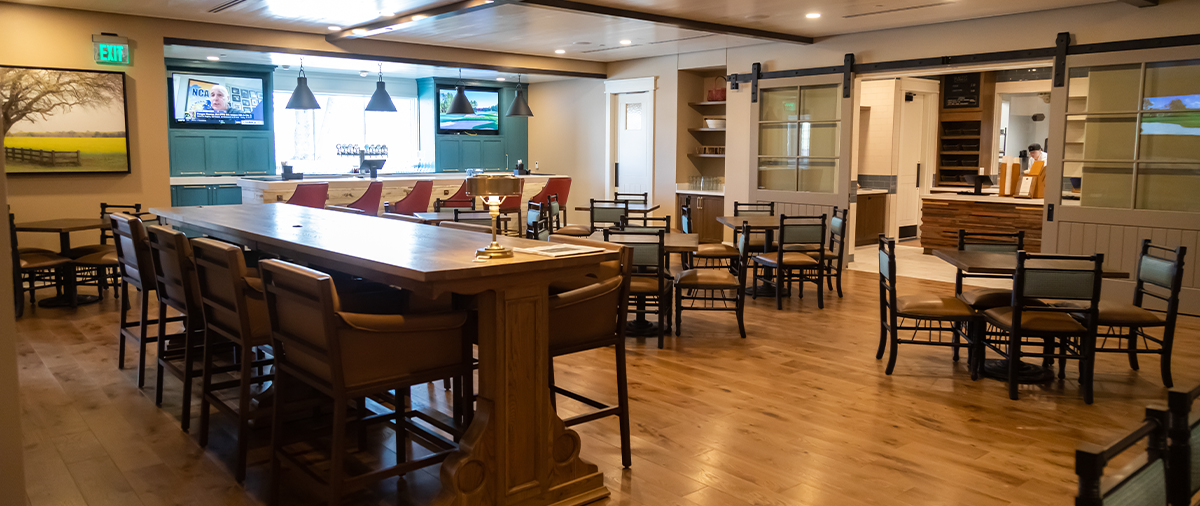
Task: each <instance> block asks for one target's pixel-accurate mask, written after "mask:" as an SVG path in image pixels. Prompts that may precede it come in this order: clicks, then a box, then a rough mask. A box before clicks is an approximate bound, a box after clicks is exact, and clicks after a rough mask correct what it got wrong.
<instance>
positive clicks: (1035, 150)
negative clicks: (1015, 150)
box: [1029, 144, 1046, 164]
mask: <svg viewBox="0 0 1200 506" xmlns="http://www.w3.org/2000/svg"><path fill="white" fill-rule="evenodd" d="M1044 161H1046V152H1045V151H1042V145H1041V144H1030V145H1029V163H1030V164H1033V162H1044Z"/></svg>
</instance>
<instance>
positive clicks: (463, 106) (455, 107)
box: [446, 69, 475, 114]
mask: <svg viewBox="0 0 1200 506" xmlns="http://www.w3.org/2000/svg"><path fill="white" fill-rule="evenodd" d="M454 89H455V91H454V101H453V102H450V109H449V110H447V111H446V114H475V108H474V107H471V101H470V100H467V87H466V86H463V83H462V69H458V84H457V85H455V87H454Z"/></svg>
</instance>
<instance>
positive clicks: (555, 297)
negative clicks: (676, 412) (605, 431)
mask: <svg viewBox="0 0 1200 506" xmlns="http://www.w3.org/2000/svg"><path fill="white" fill-rule="evenodd" d="M563 238H566V239H573V238H569V237H565V236H560V237H557V238H554V240H555V241H556V242H565V241H563V240H562V239H563ZM588 243H589V244H590V245H596V244H597V243H595V242H594V241H588ZM614 246H615V247H616V248H617V249H618V251H619V252H620V261H619V268H618V270H617V271H616V272H609V273H607V274H605V275H602V277H600V278H599V279H597V280H596V282H595V283H592V284H588V285H585V286H582V287H579V288H576V289H574V290H570V291H567V292H563V293H557V294H552V295H551V296H550V389H551V402H554V398H555V395H563V396H566V397H568V398H571V399H574V400H576V401H579V402H582V403H584V404H586V405H588V406H590V407H592V408H596V411H593V412H590V413H584V414H580V415H576V416H573V417H570V418H567V419H565V420H563V424H564V425H565V426H567V427H571V426H575V425H578V424H581V423H584V422H590V421H592V420H598V419H600V418H604V417H609V416H616V417H617V419H618V420H619V424H620V432H621V464H622V465H623V466H624V467H626V468H628V467H629V466H630V465H631V463H632V453H631V445H630V442H629V435H630V428H629V384H628V380H627V376H626V372H625V321H626V319H627V317H628V310H629V306H628V304H629V282H630V281H629V280H630V270H631V268H632V261H633V256H632V255H633V251H632V250H631V249H629V248H624V247H621V246H618V245H612V244H609V245H603V243H600V247H605V248H606V249H612V248H613V247H614ZM609 346H613V347H614V348H615V351H616V376H617V405H616V406H611V405H608V404H605V403H603V402H600V401H597V400H594V399H591V398H589V397H586V396H584V395H582V394H579V393H576V392H572V391H570V390H567V389H565V388H562V387H560V386H557V385H555V384H554V357H561V356H563V355H569V354H571V353H578V352H582V351H587V350H594V349H597V348H605V347H609ZM555 405H556V406H557V403H555Z"/></svg>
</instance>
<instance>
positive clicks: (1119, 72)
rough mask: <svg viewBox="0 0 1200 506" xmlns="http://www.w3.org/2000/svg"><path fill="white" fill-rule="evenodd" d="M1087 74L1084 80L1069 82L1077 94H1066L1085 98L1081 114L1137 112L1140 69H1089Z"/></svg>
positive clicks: (1113, 67) (1128, 67)
mask: <svg viewBox="0 0 1200 506" xmlns="http://www.w3.org/2000/svg"><path fill="white" fill-rule="evenodd" d="M1086 72H1087V76H1086V77H1081V78H1078V79H1071V84H1072V86H1074V87H1076V90H1075V91H1073V92H1070V93H1069V96H1077V95H1080V96H1084V97H1087V99H1086V100H1087V103H1086V108H1085V109H1083V110H1084V111H1087V112H1114V111H1133V110H1136V109H1137V108H1138V98H1139V97H1138V85H1139V84H1141V83H1140V82H1139V81H1141V74H1142V68H1141V65H1113V66H1109V67H1091V68H1089V69H1086ZM1080 88H1082V89H1080Z"/></svg>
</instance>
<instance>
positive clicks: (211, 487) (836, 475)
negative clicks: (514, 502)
mask: <svg viewBox="0 0 1200 506" xmlns="http://www.w3.org/2000/svg"><path fill="white" fill-rule="evenodd" d="M847 276H848V278H847V283H846V292H847V293H846V297H845V298H844V299H838V298H837V297H836V296H832V297H829V298H828V299H827V301H826V308H825V309H824V310H818V309H817V308H816V298H815V293H814V292H813V290H812V288H811V287H810V288H809V289H808V291H807V292H806V294H807V296H806V298H805V299H803V300H800V299H795V298H793V299H791V300H788V301H786V302H785V305H784V310H783V311H775V310H774V301H773V300H764V299H760V300H758V301H750V302H749V303H748V307H747V314H746V322H747V333H748V335H749V338H748V339H745V340H742V339H739V338H738V337H737V327H736V324H735V320H734V318H733V314H732V313H728V314H726V313H696V312H692V313H684V321H683V325H684V326H683V337H682V338H679V339H676V338H670V339H669V340H668V343H667V348H666V349H665V350H659V349H657V348H656V347H655V346H654V340H652V339H651V340H636V339H630V341H629V344H630V347H629V367H630V371H629V381H630V397H631V402H632V408H631V409H632V413H633V467H632V469H629V470H623V469H621V467H620V452H619V449H618V447H617V444H618V436H617V422H616V419H615V418H610V419H607V420H602V421H597V422H593V423H589V424H585V425H582V426H579V427H578V428H577V429H578V431H579V432H580V434H581V435H582V436H583V439H584V449H583V456H584V458H585V459H587V460H589V461H591V462H594V463H596V464H598V465H599V466H600V468H601V469H602V470H603V471H604V473H605V475H606V480H607V484H608V488H609V490H611V491H612V497H611V498H610V499H608V500H607V501H602V502H600V503H597V504H614V505H615V504H621V505H645V506H696V505H712V506H718V505H719V506H741V505H751V504H752V505H791V504H795V505H801V504H803V505H809V504H812V505H825V504H829V505H841V506H854V505H863V504H880V503H885V502H886V503H889V504H909V505H931V504H946V505H962V504H971V505H993V504H995V505H1000V504H1028V505H1034V504H1039V505H1040V504H1071V502H1072V499H1071V498H1072V497H1073V495H1074V491H1075V475H1074V471H1073V467H1072V466H1073V451H1074V448H1075V445H1076V444H1077V443H1078V442H1079V441H1091V442H1106V441H1109V440H1110V439H1112V438H1114V437H1116V436H1117V435H1118V434H1119V433H1120V432H1121V431H1123V430H1125V429H1126V428H1128V427H1131V426H1132V425H1134V424H1135V423H1136V422H1138V421H1139V420H1140V418H1141V417H1142V413H1143V409H1144V408H1145V406H1146V405H1147V404H1151V403H1160V402H1163V401H1164V400H1165V397H1166V390H1165V389H1164V388H1163V387H1162V384H1161V381H1160V379H1159V376H1158V366H1157V362H1156V361H1154V360H1152V359H1143V362H1142V366H1143V367H1142V371H1140V372H1138V371H1132V370H1130V368H1129V366H1128V363H1127V360H1126V358H1125V357H1124V356H1120V355H1104V356H1102V357H1101V359H1100V361H1099V364H1098V366H1097V373H1096V402H1095V404H1094V405H1091V406H1088V405H1085V404H1084V403H1083V400H1082V398H1081V397H1080V395H1079V388H1078V385H1077V383H1076V382H1075V381H1074V380H1073V378H1074V376H1075V375H1076V369H1075V367H1074V366H1073V365H1071V366H1069V379H1068V380H1067V381H1064V382H1055V383H1051V384H1047V385H1040V386H1028V387H1023V388H1022V390H1021V393H1022V398H1021V400H1020V401H1010V400H1009V399H1008V396H1007V392H1006V387H1005V385H1004V384H1003V383H1000V382H997V381H992V380H980V381H977V382H972V381H971V380H970V377H969V376H968V374H967V372H966V368H965V360H964V361H963V362H960V363H957V364H956V363H954V362H952V361H951V360H950V358H949V354H948V353H947V350H944V349H940V348H928V347H913V346H909V347H904V348H902V349H901V354H900V358H899V362H898V364H897V367H896V372H895V374H894V375H892V376H890V377H889V376H886V375H884V373H883V371H884V366H885V363H884V361H877V360H875V348H876V345H877V343H878V327H877V325H878V305H877V304H878V302H877V293H878V290H877V284H876V283H877V276H876V275H872V274H868V273H863V272H854V271H850V272H848V274H847ZM899 285H900V291H901V293H902V294H903V293H906V292H912V291H917V290H937V291H942V292H950V291H951V289H952V287H951V286H950V285H948V284H944V283H936V282H925V281H918V280H914V279H903V278H902V279H901V280H900V283H899ZM116 307H117V306H116V302H115V301H113V300H112V298H111V297H109V298H107V299H106V300H105V301H104V302H102V303H101V304H98V305H92V306H88V307H83V308H80V309H78V310H77V311H76V312H71V311H69V310H65V309H58V310H48V309H40V308H39V309H36V310H34V311H33V312H32V314H27V316H26V317H25V318H23V319H22V320H20V321H19V322H18V325H17V329H18V340H17V343H18V344H17V345H18V353H19V367H20V379H21V399H20V403H21V416H22V420H23V428H24V438H25V465H26V475H27V489H28V498H29V504H30V505H33V506H41V505H52V506H63V505H77V504H78V505H81V504H88V505H109V504H112V505H121V506H130V505H139V504H141V505H147V506H150V505H160V504H180V505H226V504H228V505H240V504H260V503H261V501H262V498H263V491H264V488H265V483H266V480H267V476H266V475H267V473H266V466H265V465H263V464H262V462H264V461H265V458H266V455H265V453H264V452H263V451H261V450H259V451H256V452H254V453H252V454H251V457H252V461H257V464H256V463H254V462H252V464H251V465H252V467H251V468H250V475H249V478H248V479H247V484H246V487H245V488H243V487H241V486H239V485H238V484H236V483H235V482H234V480H233V477H232V472H231V468H232V454H233V446H232V441H231V439H230V438H229V436H228V431H229V429H230V424H229V422H228V420H227V418H226V417H225V416H223V415H220V414H214V416H213V420H214V423H215V424H216V426H215V427H216V431H217V432H218V434H216V435H214V439H213V441H212V443H211V444H210V446H209V448H208V450H207V451H205V450H202V449H201V448H200V447H199V446H198V445H197V443H196V436H195V435H194V434H193V435H189V434H185V433H183V432H181V431H180V429H179V423H178V417H179V407H180V394H179V392H180V382H179V381H176V380H175V379H174V378H168V379H167V381H166V385H167V388H168V392H167V395H166V402H165V403H164V406H163V408H162V409H159V408H157V407H155V406H154V402H153V395H154V390H153V384H154V383H153V371H151V374H150V378H149V379H148V381H147V385H148V386H147V388H146V389H144V390H138V389H137V388H136V386H135V371H134V368H133V366H134V364H135V362H134V360H133V357H135V356H136V355H135V354H132V353H131V355H130V359H129V360H128V364H129V366H130V367H128V368H126V369H125V370H118V369H117V366H116V357H117V346H116V343H117V341H116V338H115V337H113V336H114V335H115V333H116V329H115V327H116V317H117V316H116ZM1198 330H1200V320H1197V319H1194V318H1182V319H1181V323H1180V332H1179V333H1178V337H1177V341H1176V353H1175V360H1174V365H1175V381H1176V384H1177V385H1180V386H1189V387H1190V386H1193V385H1195V384H1197V383H1200V368H1197V367H1195V364H1196V363H1197V359H1198V358H1200V332H1198ZM556 365H557V367H556V377H557V381H558V383H559V384H560V385H563V386H567V387H569V388H572V389H576V390H578V391H581V392H584V393H587V394H593V395H595V396H597V397H599V398H602V399H605V398H606V399H615V385H614V381H615V375H614V372H613V370H612V367H613V356H612V352H611V351H610V350H599V351H595V352H588V353H581V354H578V355H576V356H572V357H565V358H562V359H560V360H558V361H557V362H556ZM413 395H414V399H416V401H415V402H422V403H427V404H430V405H434V406H444V404H445V398H444V392H443V391H442V390H441V388H440V386H432V385H431V386H429V387H428V388H425V387H422V388H415V389H414V391H413ZM196 404H197V405H198V403H196ZM559 409H560V411H562V412H563V413H564V414H571V413H574V412H576V411H575V410H577V409H579V406H578V405H574V404H572V403H569V402H567V401H562V402H560V405H559ZM193 413H195V410H193ZM193 422H194V421H193ZM193 427H196V424H195V423H193ZM375 437H376V439H377V440H378V441H379V442H380V443H381V444H380V445H377V446H378V447H379V448H382V449H381V450H378V451H376V452H375V453H374V454H373V455H367V456H366V457H367V458H378V459H383V460H389V459H391V458H394V453H393V452H394V451H395V440H394V437H392V434H391V432H390V431H389V430H387V429H380V430H379V431H378V432H377V433H376V434H375ZM412 451H414V450H413V449H411V448H409V449H406V452H412ZM415 451H419V450H415ZM436 476H437V469H436V468H431V469H426V470H424V471H422V472H418V473H413V474H410V475H408V476H406V477H405V478H404V479H403V480H401V481H399V482H397V480H394V479H393V480H389V481H388V482H387V483H385V484H383V485H381V486H379V487H376V488H374V489H372V490H369V491H366V492H361V493H359V494H357V495H355V496H354V497H353V498H350V499H349V500H348V501H347V503H351V502H353V503H355V504H423V503H425V502H427V501H429V500H430V499H432V497H433V496H434V495H435V494H436V493H437V490H438V483H437V479H436ZM285 480H287V481H286V482H287V483H288V484H289V485H288V487H286V489H287V490H288V491H289V494H288V498H287V501H286V503H285V504H314V503H315V502H314V501H315V499H314V497H315V496H314V495H313V494H311V493H308V492H307V491H308V488H307V485H305V483H306V482H305V480H304V478H303V477H302V476H301V475H300V474H299V473H295V472H289V473H287V474H286V477H285Z"/></svg>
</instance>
